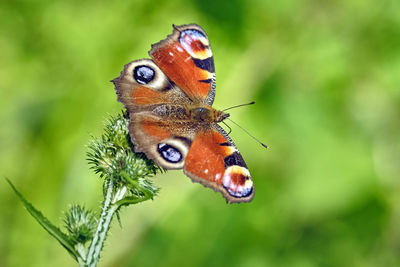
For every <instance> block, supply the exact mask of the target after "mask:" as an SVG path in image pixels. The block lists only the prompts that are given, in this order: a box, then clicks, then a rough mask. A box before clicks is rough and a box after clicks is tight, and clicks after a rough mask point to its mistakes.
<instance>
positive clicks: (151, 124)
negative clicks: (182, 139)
mask: <svg viewBox="0 0 400 267" xmlns="http://www.w3.org/2000/svg"><path fill="white" fill-rule="evenodd" d="M141 127H142V130H143V131H144V132H145V133H146V134H147V135H149V136H151V137H152V138H154V139H156V140H158V141H161V140H164V139H167V138H168V137H170V136H171V132H170V131H168V127H166V125H165V123H162V121H158V120H154V119H150V118H145V119H143V120H142V123H141Z"/></svg>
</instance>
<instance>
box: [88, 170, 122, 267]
mask: <svg viewBox="0 0 400 267" xmlns="http://www.w3.org/2000/svg"><path fill="white" fill-rule="evenodd" d="M109 179H110V180H109V182H108V185H107V192H106V196H105V199H104V202H103V208H102V211H101V215H100V218H99V223H98V225H97V230H96V233H95V234H94V236H93V240H92V243H91V244H90V247H89V251H88V254H87V257H86V266H89V267H95V266H97V263H98V262H99V259H100V252H101V250H102V248H103V245H104V240H105V239H106V236H107V232H108V230H109V229H110V223H111V220H112V218H113V216H114V213H115V211H116V210H117V209H118V206H117V205H112V197H113V179H112V177H109Z"/></svg>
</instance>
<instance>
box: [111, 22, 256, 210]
mask: <svg viewBox="0 0 400 267" xmlns="http://www.w3.org/2000/svg"><path fill="white" fill-rule="evenodd" d="M149 55H150V57H151V59H139V60H135V61H132V62H130V63H128V64H126V65H125V67H124V69H123V71H122V72H121V75H120V76H119V77H117V78H115V79H114V80H112V82H113V83H114V85H115V90H116V92H117V96H118V101H120V102H121V103H122V104H123V105H124V106H125V108H126V109H127V111H128V114H129V120H130V122H129V134H130V137H131V140H132V142H133V144H134V149H135V152H144V153H145V154H146V156H147V157H148V158H150V159H153V160H154V161H155V162H156V163H157V164H158V165H159V166H161V167H163V168H165V169H183V171H184V173H185V174H186V175H187V176H188V177H190V178H191V179H192V181H193V182H198V183H201V184H203V185H204V186H206V187H210V188H212V189H214V190H215V191H216V192H221V193H222V195H223V196H224V197H225V199H226V201H227V202H228V203H233V202H249V201H251V200H252V199H253V197H254V187H253V181H252V179H251V176H250V173H249V170H248V168H247V166H246V163H245V162H244V160H243V158H242V156H241V154H240V152H239V151H238V150H237V148H236V146H235V144H234V143H233V141H232V139H231V138H230V137H229V136H228V134H227V133H226V132H225V131H224V130H223V128H222V127H220V126H219V125H218V123H219V122H222V121H223V120H224V119H226V118H227V117H229V114H228V113H225V112H223V111H219V110H216V109H214V108H213V107H212V104H213V102H214V98H215V68H214V59H213V54H212V51H211V47H210V43H209V40H208V38H207V35H206V33H205V32H204V30H203V29H202V28H201V27H200V26H199V25H196V24H189V25H182V26H175V25H173V32H172V34H170V35H168V36H167V38H166V39H164V40H161V41H160V42H158V43H156V44H153V45H152V47H151V50H150V51H149Z"/></svg>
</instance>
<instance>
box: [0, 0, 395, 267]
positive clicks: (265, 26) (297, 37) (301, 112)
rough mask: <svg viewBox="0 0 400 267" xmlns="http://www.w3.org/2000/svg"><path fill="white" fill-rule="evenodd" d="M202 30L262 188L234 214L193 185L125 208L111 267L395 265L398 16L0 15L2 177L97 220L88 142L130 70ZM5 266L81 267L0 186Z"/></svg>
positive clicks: (224, 11) (347, 12) (221, 94)
mask: <svg viewBox="0 0 400 267" xmlns="http://www.w3.org/2000/svg"><path fill="white" fill-rule="evenodd" d="M173 23H174V24H177V25H180V24H187V23H198V24H199V25H201V26H202V27H203V28H204V30H205V31H206V32H207V34H208V37H209V39H210V42H211V45H212V49H213V52H214V59H215V65H216V75H217V93H216V101H215V107H216V108H219V109H223V108H226V107H229V106H232V105H236V104H241V103H245V102H249V101H252V100H255V101H256V102H257V104H256V105H255V106H251V107H245V108H240V109H236V110H232V112H231V114H232V118H233V119H234V120H235V121H236V122H238V123H239V124H241V125H242V126H243V127H245V128H246V129H247V130H249V131H250V132H251V133H252V134H254V135H255V136H257V137H259V138H260V139H262V140H263V141H264V142H265V143H266V144H268V145H269V146H270V148H269V149H267V150H265V149H263V148H262V147H261V146H260V145H259V144H257V143H256V142H254V140H252V139H251V138H250V137H249V136H247V135H246V134H244V133H243V132H242V131H241V130H240V129H238V128H237V127H235V126H234V125H231V126H232V128H233V132H232V134H231V137H232V138H233V139H234V140H235V142H236V145H237V146H238V148H239V149H240V151H241V152H242V154H243V157H244V158H245V160H246V162H247V164H248V167H249V169H250V172H251V173H252V176H253V180H254V183H255V191H256V195H255V198H254V200H253V202H251V203H245V204H240V205H226V204H225V201H224V199H223V198H222V197H221V195H220V194H217V193H215V192H213V191H212V190H210V189H205V188H203V187H202V186H201V185H199V184H193V183H192V182H191V181H190V179H189V178H187V177H185V176H184V175H183V173H182V171H170V172H168V173H167V174H165V175H158V176H157V177H155V178H154V181H155V183H156V184H157V185H159V186H160V187H161V192H160V195H159V196H158V197H157V198H155V200H154V201H152V202H151V201H149V202H147V203H143V204H140V205H138V206H136V207H131V208H128V209H124V210H123V211H122V214H121V221H122V226H123V227H122V228H120V227H119V226H118V224H117V223H115V222H114V224H113V227H112V230H111V234H110V236H109V238H108V240H107V242H106V246H105V250H104V252H103V254H102V261H101V263H100V266H251V267H258V266H296V267H297V266H305V267H307V266H399V265H400V256H399V255H400V254H399V253H400V194H399V193H400V181H399V178H400V177H399V173H400V89H399V85H400V2H399V1H397V0H392V1H389V0H383V1H372V0H366V1H363V0H352V1H349V0H347V1H346V0H337V1H317V0H308V1H293V0H283V1H263V0H250V1H245V0H232V1H222V0H192V1H181V0H169V1H125V0H120V1H44V0H42V1H40V0H39V1H18V0H16V1H2V2H1V3H0V88H1V98H0V104H1V105H0V120H1V128H0V175H1V176H2V177H8V178H10V179H11V180H12V181H13V182H14V183H15V184H16V186H17V187H18V188H19V189H20V190H21V192H23V193H24V194H25V196H26V197H27V198H28V199H29V200H30V201H31V202H33V203H34V204H35V205H36V207H38V208H39V209H40V210H42V211H43V212H44V213H45V214H46V215H47V216H48V217H49V218H50V219H51V220H52V221H53V222H55V223H57V224H60V225H61V223H62V216H63V215H62V211H63V210H66V209H67V207H68V205H69V204H70V203H85V204H86V206H87V207H89V208H92V209H97V208H98V207H99V203H100V201H101V180H100V179H99V178H98V177H97V176H96V175H94V174H92V173H91V171H90V170H89V169H88V165H87V162H86V155H85V153H86V151H87V147H86V145H87V144H88V142H89V140H90V137H91V135H94V136H99V135H100V134H101V133H102V129H103V125H104V120H105V119H106V118H107V117H108V116H109V115H110V114H113V115H115V114H117V113H118V112H120V110H121V109H122V105H121V104H120V103H118V102H117V100H116V94H115V92H114V88H113V85H112V84H111V83H110V82H109V81H110V80H111V79H113V78H115V77H117V76H118V75H119V73H120V71H121V70H122V68H123V65H124V64H126V63H128V62H129V61H131V60H134V59H139V58H144V57H148V55H147V51H148V50H149V49H150V45H151V44H152V43H156V42H158V41H159V40H161V39H164V38H165V37H166V35H167V34H170V33H171V32H172V26H171V25H172V24H173ZM0 201H1V205H0V212H1V216H0V266H7V267H8V266H41V267H42V266H59V267H61V266H75V263H74V261H73V259H72V258H71V257H70V256H69V255H68V254H67V253H66V252H65V251H64V249H63V248H62V247H61V246H60V245H59V244H58V243H57V242H56V241H55V240H53V238H51V237H50V236H49V235H48V234H47V233H46V232H45V231H44V230H42V228H41V227H40V226H39V225H38V224H37V223H36V222H35V221H34V219H33V218H31V217H30V215H29V214H28V213H27V212H26V211H25V210H24V208H23V207H22V205H21V203H20V202H19V201H18V200H17V198H16V196H15V195H14V193H13V192H12V191H11V189H10V187H9V186H8V185H7V184H6V182H5V181H0Z"/></svg>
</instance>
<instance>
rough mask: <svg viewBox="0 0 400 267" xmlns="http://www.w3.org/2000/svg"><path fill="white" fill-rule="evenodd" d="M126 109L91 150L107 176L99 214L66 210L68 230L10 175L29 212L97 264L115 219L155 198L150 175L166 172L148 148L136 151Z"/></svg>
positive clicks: (82, 260)
mask: <svg viewBox="0 0 400 267" xmlns="http://www.w3.org/2000/svg"><path fill="white" fill-rule="evenodd" d="M128 123H129V120H128V118H127V116H126V113H122V114H119V115H117V116H115V117H111V118H110V119H108V121H107V123H106V126H105V129H104V133H103V134H102V136H101V137H100V138H94V137H93V138H92V140H91V142H90V144H89V146H88V148H89V151H88V153H87V156H88V161H89V164H90V168H91V169H92V170H93V171H94V172H95V173H97V174H99V175H100V177H101V178H102V179H103V198H104V199H103V201H102V207H101V212H100V215H99V217H96V215H95V213H94V212H93V211H91V210H87V209H86V208H85V207H84V206H81V205H71V206H70V208H69V210H68V211H67V212H65V213H64V227H65V228H66V230H67V231H66V232H65V231H61V230H60V229H59V228H58V227H56V226H55V225H54V224H52V223H51V222H50V221H49V220H48V219H47V218H46V217H45V216H44V215H43V214H42V213H41V212H40V211H39V210H37V209H36V208H35V207H34V206H33V205H32V204H31V203H29V202H28V201H27V200H26V199H25V198H24V196H23V195H22V194H21V193H20V192H19V191H18V190H17V189H16V188H15V187H14V185H13V184H12V183H11V182H10V181H9V180H8V182H9V184H10V186H11V187H12V189H13V190H14V191H15V193H16V194H17V196H18V197H19V199H20V200H21V201H22V203H23V205H24V206H25V208H26V209H27V210H28V212H29V213H30V214H31V215H32V216H33V217H34V218H35V219H36V221H37V222H38V223H39V224H40V225H41V226H42V227H43V228H44V229H45V230H46V231H47V232H48V233H49V234H50V235H52V236H53V237H54V238H55V239H56V240H57V241H58V242H59V243H60V244H61V245H62V246H63V247H64V248H65V249H66V250H67V251H68V252H69V254H70V255H71V256H72V257H73V258H74V259H75V260H76V261H77V262H78V264H79V266H97V263H98V262H99V260H100V252H101V250H102V248H103V245H104V241H105V240H106V238H107V233H108V231H109V229H110V224H111V222H112V220H113V218H114V217H115V215H116V216H117V217H118V218H119V216H118V212H119V210H120V209H121V207H123V206H129V205H132V204H137V203H140V202H143V201H146V200H149V199H153V198H154V196H156V194H157V192H158V190H159V189H158V188H157V187H156V186H155V185H153V183H152V182H151V181H150V178H151V177H152V176H154V175H155V174H156V173H157V172H161V171H163V170H162V169H161V168H160V167H158V166H157V165H155V163H154V162H153V161H152V160H149V159H147V158H146V156H145V155H144V154H143V153H134V152H133V151H134V149H133V148H134V145H133V144H132V143H131V141H130V137H129V132H128Z"/></svg>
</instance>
